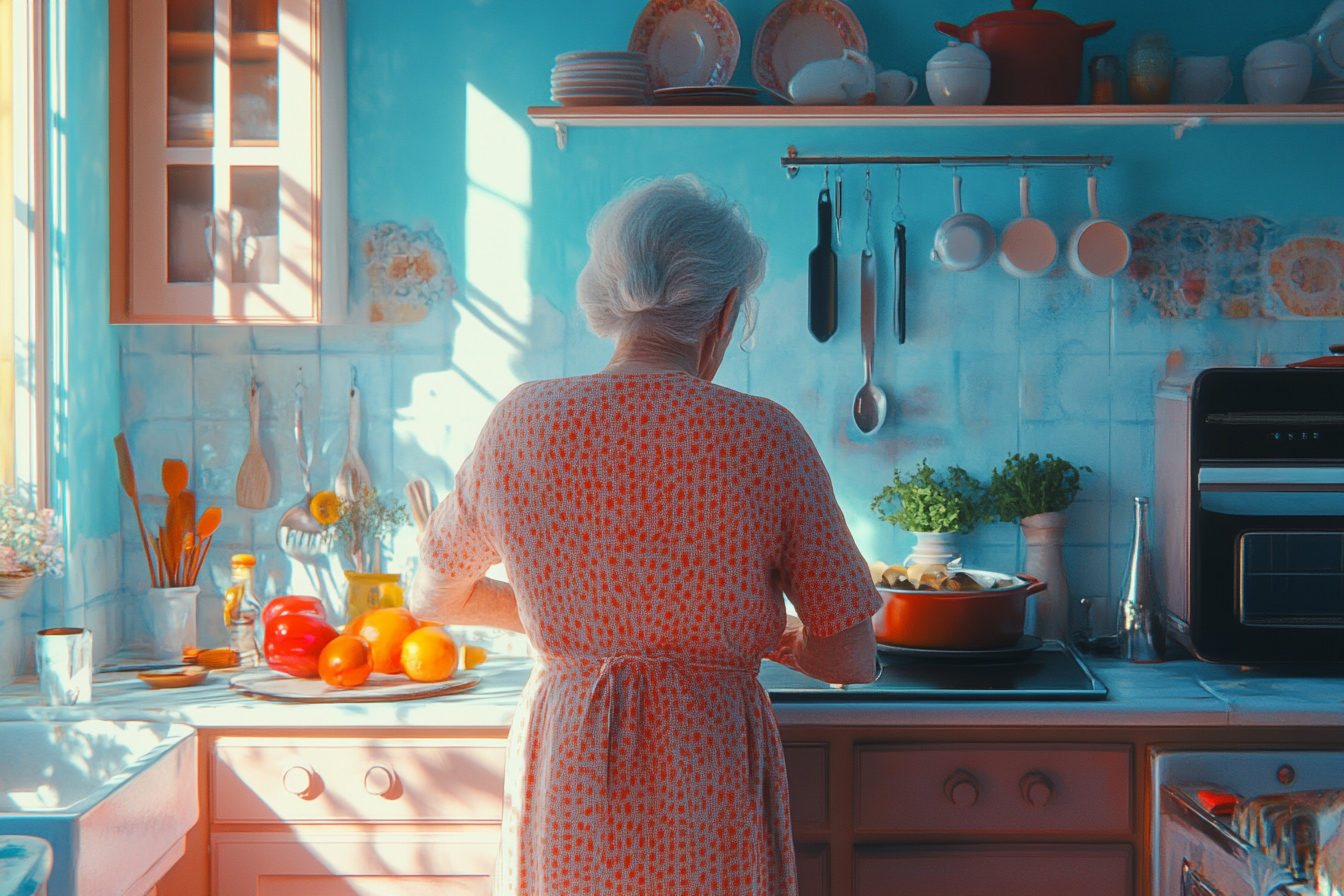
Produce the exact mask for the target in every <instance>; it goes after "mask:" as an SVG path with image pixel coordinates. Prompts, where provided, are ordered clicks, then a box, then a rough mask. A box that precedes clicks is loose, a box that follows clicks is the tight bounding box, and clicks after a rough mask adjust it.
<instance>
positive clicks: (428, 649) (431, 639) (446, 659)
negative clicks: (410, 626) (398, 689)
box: [401, 626, 457, 681]
mask: <svg viewBox="0 0 1344 896" xmlns="http://www.w3.org/2000/svg"><path fill="white" fill-rule="evenodd" d="M401 667H402V669H404V670H405V671H406V675H407V677H408V678H410V679H411V681H447V680H448V679H450V678H452V677H453V673H454V672H456V671H457V645H456V644H455V643H453V639H452V638H451V637H449V635H448V633H447V632H446V631H444V630H443V629H442V628H438V627H435V626H427V627H425V628H418V629H416V630H415V631H413V632H411V633H410V634H409V635H407V636H406V640H405V641H402V642H401Z"/></svg>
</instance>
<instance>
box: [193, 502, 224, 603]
mask: <svg viewBox="0 0 1344 896" xmlns="http://www.w3.org/2000/svg"><path fill="white" fill-rule="evenodd" d="M223 519H224V513H223V511H221V510H220V509H219V508H218V507H207V508H205V512H204V513H202V514H201V520H200V522H198V523H197V524H196V550H195V552H194V553H193V555H192V558H191V567H190V568H189V569H188V570H187V584H188V585H195V584H196V577H197V576H199V575H200V574H201V566H202V564H204V563H205V555H206V552H207V551H209V550H210V539H211V538H212V537H213V536H214V534H215V530H216V529H218V528H219V523H220V521H221V520H223Z"/></svg>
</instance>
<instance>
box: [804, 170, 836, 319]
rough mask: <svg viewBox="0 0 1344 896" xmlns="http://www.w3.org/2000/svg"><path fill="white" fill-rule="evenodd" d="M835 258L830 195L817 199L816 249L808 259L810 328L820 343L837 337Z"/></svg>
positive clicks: (823, 191) (825, 191) (825, 193)
mask: <svg viewBox="0 0 1344 896" xmlns="http://www.w3.org/2000/svg"><path fill="white" fill-rule="evenodd" d="M835 276H836V258H835V250H834V249H832V248H831V191H830V188H829V187H822V189H821V195H820V196H818V197H817V248H815V249H813V250H812V254H811V255H809V256H808V257H807V326H808V329H809V330H811V331H812V335H813V336H815V337H816V339H817V341H818V342H825V341H826V340H827V339H830V338H831V337H832V336H833V335H835V319H836V309H835V306H836V295H835V293H836V286H835Z"/></svg>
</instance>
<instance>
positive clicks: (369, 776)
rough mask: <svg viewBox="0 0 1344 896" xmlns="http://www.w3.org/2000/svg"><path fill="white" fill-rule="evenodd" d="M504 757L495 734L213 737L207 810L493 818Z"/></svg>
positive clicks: (231, 815) (235, 818)
mask: <svg viewBox="0 0 1344 896" xmlns="http://www.w3.org/2000/svg"><path fill="white" fill-rule="evenodd" d="M504 756H505V745H504V741H502V740H486V739H455V738H432V739H409V738H407V739H400V738H379V739H369V738H309V739H304V738H299V739H290V738H285V739H283V740H281V739H279V738H238V737H221V738H220V739H219V740H218V741H216V743H215V752H214V759H213V776H212V781H211V787H212V799H211V801H210V805H211V810H212V818H213V819H214V820H215V821H217V822H272V823H273V822H277V821H284V822H324V821H330V822H343V821H459V822H486V823H497V822H499V820H500V819H501V818H502V817H503V804H504Z"/></svg>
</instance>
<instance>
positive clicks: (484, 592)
mask: <svg viewBox="0 0 1344 896" xmlns="http://www.w3.org/2000/svg"><path fill="white" fill-rule="evenodd" d="M410 610H411V612H412V613H414V614H415V615H416V616H417V617H419V618H421V619H431V620H433V621H434V622H439V623H443V624H444V625H489V626H494V627H495V628H502V629H507V630H509V631H511V632H523V631H524V629H523V621H522V619H521V618H520V617H519V615H518V600H517V598H516V597H515V596H514V593H513V586H512V585H510V584H509V583H508V582H500V581H497V580H496V579H487V578H484V577H482V578H480V579H477V580H476V581H475V582H461V581H457V580H454V579H450V578H448V577H447V576H445V575H443V574H442V573H440V572H438V571H437V570H435V569H432V568H431V567H429V566H427V565H425V564H421V566H420V569H419V570H418V571H417V572H416V574H415V583H414V587H413V588H412V590H411V606H410ZM524 633H525V632H524Z"/></svg>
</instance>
